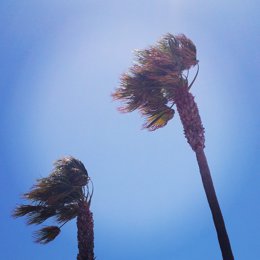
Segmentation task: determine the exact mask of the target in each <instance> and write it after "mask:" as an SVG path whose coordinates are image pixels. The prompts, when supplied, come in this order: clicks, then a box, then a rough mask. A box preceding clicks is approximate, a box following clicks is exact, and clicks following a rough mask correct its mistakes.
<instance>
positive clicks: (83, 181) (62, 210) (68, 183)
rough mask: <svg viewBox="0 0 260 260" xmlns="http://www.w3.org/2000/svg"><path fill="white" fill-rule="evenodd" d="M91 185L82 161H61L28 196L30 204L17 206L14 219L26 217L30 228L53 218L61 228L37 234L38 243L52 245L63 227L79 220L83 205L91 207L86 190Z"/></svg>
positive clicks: (40, 180)
mask: <svg viewBox="0 0 260 260" xmlns="http://www.w3.org/2000/svg"><path fill="white" fill-rule="evenodd" d="M88 182H89V177H88V173H87V170H86V169H85V167H84V165H83V163H82V162H81V161H79V160H77V159H75V158H73V157H71V156H69V157H64V158H62V159H60V160H57V161H56V162H55V163H54V169H53V171H52V172H51V174H50V175H49V176H48V177H46V178H42V179H39V180H37V183H36V184H35V185H34V186H33V187H32V189H31V190H30V191H29V192H28V193H25V194H24V196H23V197H24V198H25V199H26V200H28V201H30V204H23V205H19V206H17V207H16V209H15V210H14V212H13V217H22V216H26V217H27V224H28V225H32V224H41V223H43V222H44V221H46V220H47V219H49V218H53V219H54V221H56V222H57V223H58V224H59V226H47V227H44V228H42V229H40V230H39V231H37V232H35V241H36V242H38V243H42V244H45V243H48V242H50V241H52V240H53V239H55V238H56V237H57V236H58V235H59V233H60V228H61V226H63V225H64V224H65V223H67V222H68V221H70V220H72V219H73V218H75V217H77V215H78V211H79V203H80V202H81V201H85V200H87V201H88V202H89V203H90V198H91V195H90V194H89V191H88V186H87V193H85V188H84V187H85V186H86V185H87V184H88Z"/></svg>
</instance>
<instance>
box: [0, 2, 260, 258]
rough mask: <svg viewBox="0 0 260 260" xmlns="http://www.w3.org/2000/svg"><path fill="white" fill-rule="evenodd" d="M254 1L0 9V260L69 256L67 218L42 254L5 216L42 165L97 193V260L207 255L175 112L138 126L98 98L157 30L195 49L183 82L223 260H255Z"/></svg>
mask: <svg viewBox="0 0 260 260" xmlns="http://www.w3.org/2000/svg"><path fill="white" fill-rule="evenodd" d="M259 8H260V5H259V3H258V1H256V0H255V1H254V0H251V1H250V0H249V1H241V0H238V1H233V0H231V1H224V0H219V1H206V0H198V1H187V0H182V1H180V0H179V1H171V0H161V1H154V0H149V1H148V0H147V1H144V0H138V1H137V0H135V1H128V0H127V1H118V0H117V1H116V0H114V1H113V0H111V1H98V0H96V1H94V0H90V1H88V0H84V1H83V0H82V1H80V0H73V1H72V0H67V1H65V0H63V1H62V0H52V1H51V0H38V1H35V0H24V1H21V0H19V1H18V0H2V1H0V35H1V36H0V118H1V128H0V143H1V146H0V153H1V156H0V172H1V189H0V197H1V205H2V209H1V214H0V216H1V221H0V230H1V250H0V259H3V260H30V259H34V260H43V259H44V260H45V259H56V260H65V259H76V254H77V241H76V225H75V221H73V222H72V223H70V224H67V225H66V226H64V227H63V229H62V233H61V235H60V236H59V237H58V238H57V239H56V240H55V241H54V242H52V243H50V244H49V245H46V246H42V245H38V244H35V243H33V240H32V232H33V231H34V230H36V229H37V227H27V226H26V225H25V220H24V219H18V220H13V219H11V217H10V214H11V211H12V209H13V208H14V207H15V206H16V204H17V203H20V202H21V200H20V195H21V194H22V193H24V192H26V191H27V190H28V189H29V188H30V187H31V186H32V185H33V183H34V182H35V180H36V179H37V178H40V177H44V176H46V175H48V174H49V172H50V171H51V169H52V163H53V161H54V160H56V159H58V158H60V157H61V156H63V155H73V156H75V157H77V158H79V159H80V160H82V161H83V162H84V164H85V166H86V168H87V169H88V172H89V174H90V176H91V178H92V180H93V182H94V185H95V193H94V198H93V202H92V210H93V213H94V218H95V254H96V256H97V260H130V259H131V260H148V259H149V260H173V259H176V260H219V259H221V255H220V250H219V247H218V243H217V238H216V234H215V230H214V226H213V222H212V219H211V215H210V211H209V208H208V205H207V201H206V198H205V194H204V190H203V187H202V183H201V180H200V176H199V171H198V167H197V164H196V161H195V156H194V154H193V152H192V151H191V149H190V147H189V146H188V144H187V143H186V140H185V139H184V136H183V130H182V127H181V124H180V120H179V117H178V115H177V114H176V117H175V118H174V120H172V121H171V122H170V123H169V124H168V125H167V126H166V127H165V128H163V129H159V130H157V131H156V132H147V131H146V130H141V125H142V118H141V117H140V115H139V114H138V113H137V112H136V113H131V114H127V115H123V114H120V113H118V111H117V110H116V107H118V106H119V103H116V102H112V99H111V96H110V94H111V93H112V92H113V90H114V89H115V87H117V86H118V84H119V76H120V74H121V73H123V72H125V71H126V70H127V69H128V67H129V66H131V64H132V58H133V53H132V51H133V50H134V49H136V48H140V49H141V48H145V47H147V46H149V44H153V43H154V42H155V41H156V40H158V38H160V36H161V35H162V34H164V33H167V32H170V33H172V34H178V33H184V34H185V35H186V36H187V37H189V38H191V39H192V40H193V42H194V43H195V44H196V46H197V50H198V59H199V60H200V74H199V76H198V78H197V81H196V82H195V84H194V85H193V87H192V93H193V94H194V95H195V97H196V101H197V103H198V106H199V109H200V113H201V117H202V120H203V123H204V126H205V128H206V154H207V156H208V161H209V165H210V168H211V172H212V175H213V179H214V183H215V187H216V191H217V194H218V197H219V201H220V204H221V207H222V210H223V214H224V217H225V221H226V224H227V229H228V232H229V235H230V239H231V243H232V246H233V251H234V255H235V258H236V259H237V260H259V259H260V224H259V219H260V204H259V195H260V194H259V193H260V192H259V184H260V167H259V154H260V134H259V132H260V131H259V130H260V117H259V111H260V108H259V103H260V90H259V82H260V77H259V71H260V66H259V64H260V58H259V57H260V54H259V46H260V24H259Z"/></svg>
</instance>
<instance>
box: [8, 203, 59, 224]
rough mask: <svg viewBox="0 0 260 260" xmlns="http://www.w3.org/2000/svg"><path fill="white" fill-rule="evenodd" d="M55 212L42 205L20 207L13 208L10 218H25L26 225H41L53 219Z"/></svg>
mask: <svg viewBox="0 0 260 260" xmlns="http://www.w3.org/2000/svg"><path fill="white" fill-rule="evenodd" d="M55 214H56V210H55V209H54V208H51V207H47V206H43V205H20V206H18V207H16V208H15V210H14V212H13V214H12V216H13V217H14V218H17V217H22V216H27V224H28V225H32V224H41V223H42V222H44V221H45V220H46V219H48V218H50V217H53V216H54V215H55Z"/></svg>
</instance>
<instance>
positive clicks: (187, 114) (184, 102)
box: [176, 82, 234, 260]
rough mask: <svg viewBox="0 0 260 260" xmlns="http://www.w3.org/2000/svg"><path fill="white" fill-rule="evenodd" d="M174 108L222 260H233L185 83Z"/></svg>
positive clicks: (201, 131) (201, 133)
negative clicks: (194, 164) (193, 159)
mask: <svg viewBox="0 0 260 260" xmlns="http://www.w3.org/2000/svg"><path fill="white" fill-rule="evenodd" d="M176 107H177V110H178V112H179V115H180V119H181V122H182V124H183V128H184V135H185V137H186V139H187V141H188V143H189V144H190V146H191V148H192V150H193V151H194V152H195V153H196V156H197V161H198V164H199V169H200V174H201V178H202V183H203V186H204V190H205V193H206V196H207V200H208V203H209V207H210V210H211V214H212V217H213V221H214V225H215V228H216V231H217V236H218V241H219V245H220V249H221V252H222V257H223V260H234V257H233V253H232V249H231V245H230V242H229V238H228V234H227V231H226V227H225V223H224V219H223V216H222V213H221V209H220V206H219V203H218V199H217V196H216V193H215V189H214V185H213V182H212V179H211V175H210V170H209V167H208V163H207V159H206V156H205V153H204V147H205V137H204V128H203V125H202V122H201V118H200V115H199V110H198V107H197V104H196V103H195V101H194V97H193V95H192V94H191V93H190V92H189V88H188V86H187V82H184V86H182V87H180V88H179V89H178V90H177V91H176Z"/></svg>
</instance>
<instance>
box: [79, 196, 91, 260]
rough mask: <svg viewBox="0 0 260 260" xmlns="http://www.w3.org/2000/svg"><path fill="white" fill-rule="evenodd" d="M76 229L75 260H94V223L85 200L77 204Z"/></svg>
mask: <svg viewBox="0 0 260 260" xmlns="http://www.w3.org/2000/svg"><path fill="white" fill-rule="evenodd" d="M77 228H78V249H79V253H78V256H77V260H94V259H95V257H94V222H93V216H92V212H91V211H90V209H89V203H88V202H87V201H86V200H84V201H82V202H81V203H79V214H78V217H77Z"/></svg>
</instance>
